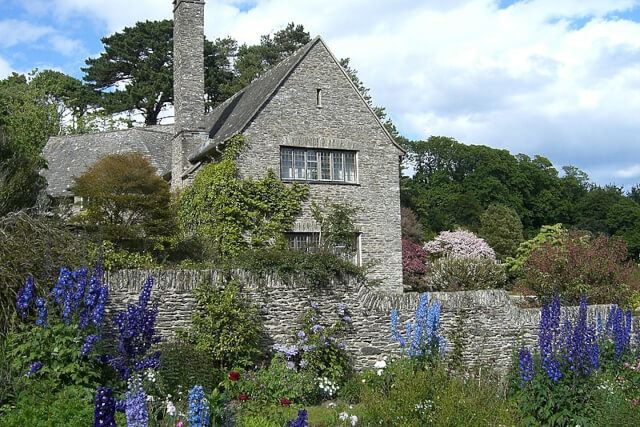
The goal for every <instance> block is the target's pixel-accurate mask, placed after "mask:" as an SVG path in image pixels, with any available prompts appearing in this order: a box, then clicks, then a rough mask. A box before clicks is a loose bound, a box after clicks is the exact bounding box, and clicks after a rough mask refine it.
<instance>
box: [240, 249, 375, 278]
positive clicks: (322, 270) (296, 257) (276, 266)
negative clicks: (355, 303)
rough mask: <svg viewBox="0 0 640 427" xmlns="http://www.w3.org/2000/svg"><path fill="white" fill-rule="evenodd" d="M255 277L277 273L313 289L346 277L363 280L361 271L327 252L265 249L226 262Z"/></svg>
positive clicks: (243, 254) (250, 251)
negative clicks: (255, 275) (256, 275)
mask: <svg viewBox="0 0 640 427" xmlns="http://www.w3.org/2000/svg"><path fill="white" fill-rule="evenodd" d="M229 266H230V267H233V268H240V269H243V270H247V271H251V272H253V273H256V274H274V273H275V274H277V275H278V276H280V277H281V278H282V279H284V280H290V281H294V280H295V281H296V282H301V281H302V282H304V283H307V284H309V285H310V286H312V287H327V286H329V285H330V284H331V283H332V282H333V281H334V280H340V279H344V278H345V277H346V276H349V275H351V276H355V277H363V272H362V270H361V269H360V268H358V267H356V266H355V265H353V264H352V263H350V262H348V261H345V260H344V259H342V258H341V257H339V256H337V255H335V254H333V253H331V252H326V251H320V252H314V253H307V252H302V251H291V250H288V249H278V248H265V249H260V250H258V249H256V250H249V251H246V252H244V253H242V254H240V255H238V256H236V257H234V258H233V260H232V261H231V262H230V263H229Z"/></svg>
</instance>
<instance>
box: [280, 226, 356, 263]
mask: <svg viewBox="0 0 640 427" xmlns="http://www.w3.org/2000/svg"><path fill="white" fill-rule="evenodd" d="M286 237H287V240H288V241H289V249H291V250H294V251H303V252H309V253H311V252H316V251H318V250H320V249H321V248H322V244H321V242H320V233H317V232H316V233H287V234H286ZM347 246H349V245H333V246H332V247H331V248H330V250H331V252H333V253H334V254H336V255H338V256H339V257H341V258H343V259H345V260H347V261H349V262H352V263H354V264H355V265H360V236H359V235H358V236H356V237H355V241H354V244H353V245H350V246H351V247H350V248H347Z"/></svg>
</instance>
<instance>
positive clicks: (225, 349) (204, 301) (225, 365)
mask: <svg viewBox="0 0 640 427" xmlns="http://www.w3.org/2000/svg"><path fill="white" fill-rule="evenodd" d="M195 298H196V302H195V306H194V310H193V313H192V315H191V326H190V328H189V330H188V331H186V333H185V338H186V340H187V341H188V342H191V343H193V344H195V346H196V348H197V349H198V350H201V351H204V352H206V353H207V354H209V355H210V356H211V358H212V359H213V361H214V365H215V366H216V367H217V368H218V369H221V370H223V369H229V368H231V367H232V366H249V365H251V364H253V362H254V361H255V360H256V358H257V357H258V356H259V355H260V353H261V348H260V345H261V333H262V324H261V321H260V317H259V314H258V310H257V309H256V308H255V307H254V306H252V305H251V304H250V303H249V301H248V299H247V298H246V297H245V296H244V295H243V294H242V292H241V288H240V286H239V285H238V284H237V283H234V282H231V283H228V284H226V285H225V286H224V287H221V286H220V284H215V283H207V282H204V283H202V284H201V285H200V286H198V288H197V289H196V291H195Z"/></svg>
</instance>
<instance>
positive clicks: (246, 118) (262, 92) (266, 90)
mask: <svg viewBox="0 0 640 427" xmlns="http://www.w3.org/2000/svg"><path fill="white" fill-rule="evenodd" d="M319 41H321V39H320V36H318V37H316V38H314V39H313V40H311V41H310V42H309V43H307V44H306V45H304V46H302V47H301V48H300V49H298V50H297V51H296V52H294V53H293V54H292V55H291V56H289V57H287V58H285V59H284V60H282V61H281V62H279V63H278V64H277V65H276V66H274V67H273V68H272V69H270V70H269V71H267V72H266V73H264V75H262V76H261V77H259V78H258V79H256V80H254V81H253V82H251V84H250V85H248V86H246V87H245V88H243V89H242V90H240V91H239V92H237V93H236V94H235V95H233V96H232V97H231V98H229V99H227V100H226V101H225V102H223V103H222V104H220V105H219V106H218V107H216V108H215V109H214V110H213V111H212V112H211V113H209V114H208V115H207V116H205V118H204V125H205V129H208V130H209V138H210V139H209V141H207V142H206V143H204V144H202V145H201V146H200V148H198V149H197V150H196V151H195V152H193V153H191V155H190V156H189V161H190V162H192V163H195V162H197V161H199V160H201V159H203V158H204V157H206V156H207V155H208V154H209V153H210V152H211V151H213V150H214V148H215V146H216V145H218V144H220V143H222V142H224V141H226V140H227V139H229V138H231V137H232V136H234V135H236V134H238V133H240V132H242V131H243V130H244V128H245V127H246V126H247V125H248V124H249V122H250V121H251V120H252V119H253V118H254V116H255V115H256V113H257V112H258V111H259V110H260V109H261V108H262V106H263V105H264V104H265V103H266V102H267V101H268V100H269V99H270V98H271V95H273V94H274V93H275V91H276V90H277V89H278V87H280V85H281V84H282V82H283V81H284V80H285V79H286V78H287V77H288V76H289V74H290V73H291V71H293V69H294V68H295V67H296V66H297V65H298V64H299V63H300V61H301V60H302V58H304V56H305V55H306V54H307V52H309V51H310V50H311V48H312V47H313V46H314V45H315V44H316V43H318V42H319Z"/></svg>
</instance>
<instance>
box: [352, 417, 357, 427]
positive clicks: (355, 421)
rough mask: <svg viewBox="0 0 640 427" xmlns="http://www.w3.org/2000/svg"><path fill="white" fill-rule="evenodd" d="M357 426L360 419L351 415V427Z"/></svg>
mask: <svg viewBox="0 0 640 427" xmlns="http://www.w3.org/2000/svg"><path fill="white" fill-rule="evenodd" d="M356 424H358V417H356V416H355V415H351V425H352V426H354V425H356Z"/></svg>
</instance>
